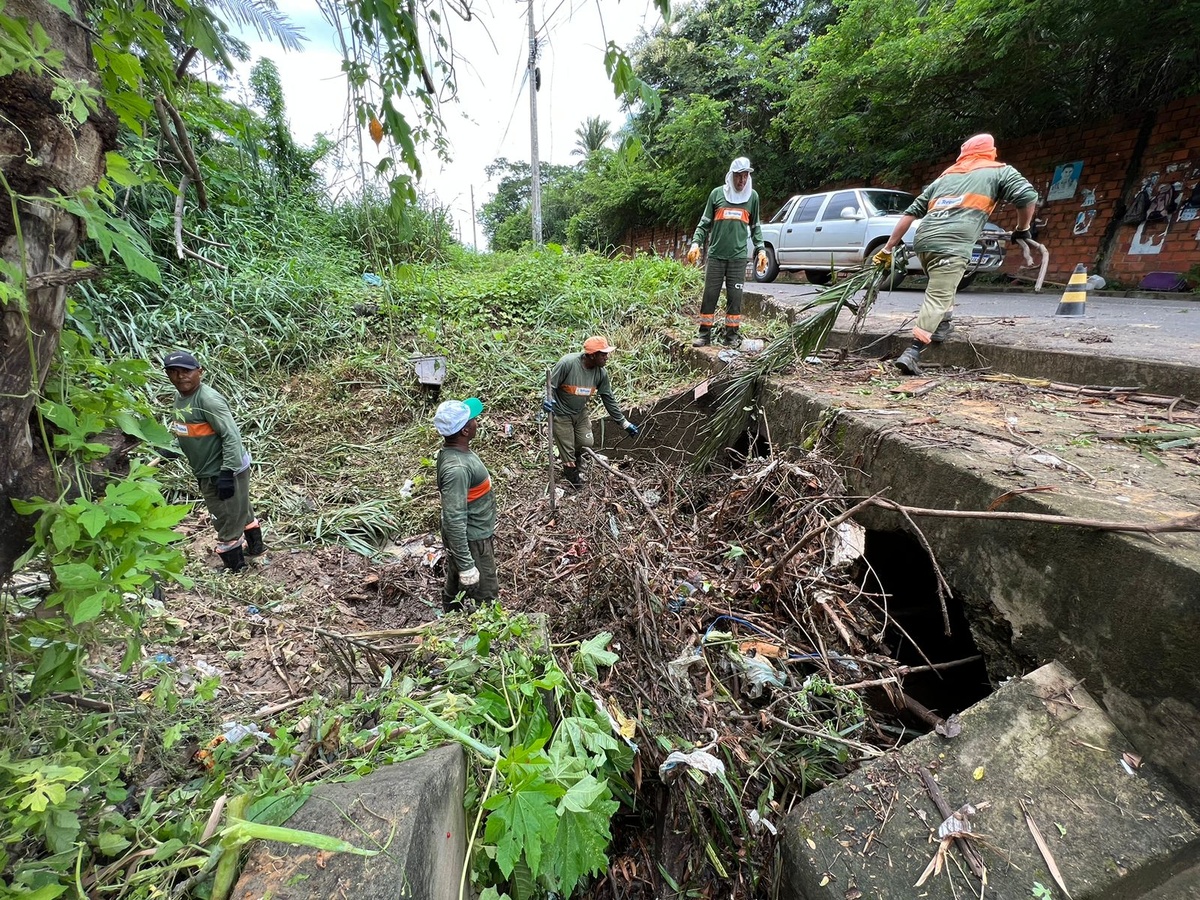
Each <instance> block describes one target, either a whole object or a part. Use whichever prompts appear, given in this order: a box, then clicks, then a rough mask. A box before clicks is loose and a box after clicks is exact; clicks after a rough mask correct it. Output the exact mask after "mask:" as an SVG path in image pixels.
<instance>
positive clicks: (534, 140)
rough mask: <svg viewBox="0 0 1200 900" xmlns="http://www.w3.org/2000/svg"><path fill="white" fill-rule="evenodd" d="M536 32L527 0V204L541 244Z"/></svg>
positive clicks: (531, 6)
mask: <svg viewBox="0 0 1200 900" xmlns="http://www.w3.org/2000/svg"><path fill="white" fill-rule="evenodd" d="M538 80H539V79H538V71H537V32H535V31H534V28H533V0H529V147H530V153H529V158H530V164H529V196H530V201H529V206H530V212H531V213H532V214H533V245H534V246H535V247H540V246H542V172H541V167H540V166H539V164H538V132H537V93H538Z"/></svg>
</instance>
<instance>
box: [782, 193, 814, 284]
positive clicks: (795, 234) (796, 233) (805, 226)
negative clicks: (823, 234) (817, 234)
mask: <svg viewBox="0 0 1200 900" xmlns="http://www.w3.org/2000/svg"><path fill="white" fill-rule="evenodd" d="M826 196H827V195H826V194H815V195H813V196H812V197H803V198H801V199H800V202H799V203H797V204H796V208H795V209H794V210H793V211H792V218H791V221H789V222H788V223H787V224H786V225H784V226H783V228H782V229H781V231H780V235H779V246H778V247H777V248H776V250H775V258H776V259H777V260H778V261H779V264H780V265H781V266H797V265H801V264H802V262H803V260H802V258H801V254H802V253H803V252H804V250H805V249H806V248H808V247H811V246H812V239H813V224H814V223H815V222H816V221H817V214H818V213H819V212H820V211H821V204H822V203H824V202H825V197H826Z"/></svg>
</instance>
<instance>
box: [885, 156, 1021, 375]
mask: <svg viewBox="0 0 1200 900" xmlns="http://www.w3.org/2000/svg"><path fill="white" fill-rule="evenodd" d="M1002 201H1007V202H1008V203H1011V204H1013V206H1015V207H1017V223H1016V228H1015V230H1014V231H1013V235H1012V239H1013V240H1014V241H1016V240H1019V239H1021V238H1028V237H1029V226H1030V224H1031V223H1032V222H1033V213H1034V208H1035V203H1036V201H1037V191H1036V190H1034V188H1033V185H1032V184H1030V183H1029V181H1028V180H1027V179H1026V178H1025V176H1024V175H1022V174H1021V173H1020V172H1018V171H1017V170H1016V169H1014V168H1013V167H1012V166H1009V165H1005V164H1004V163H1002V162H998V161H997V160H996V142H995V141H994V140H993V139H992V136H991V135H990V134H977V135H975V136H974V137H972V138H968V139H967V140H966V142H965V143H964V144H963V145H962V148H961V149H960V151H959V154H958V159H957V160H955V161H954V165H952V166H950V167H949V168H948V169H946V171H944V172H942V174H941V175H939V176H938V177H937V178H936V179H934V181H933V183H932V184H930V185H929V186H928V187H927V188H925V190H923V191H922V192H921V195H920V196H919V197H917V199H916V200H914V201H913V203H912V205H911V206H909V207H908V209H906V210H905V211H904V215H903V216H901V217H900V221H899V222H897V223H896V227H895V228H894V229H893V230H892V236H891V237H889V238H888V241H887V243H886V244H885V245H884V246H883V250H882V251H880V254H877V255H876V257H875V259H876V261H877V262H886V261H888V260H889V259H890V253H891V251H892V248H893V247H895V246H896V245H897V244H899V243H900V241H901V238H903V236H904V232H906V231H907V230H908V229H909V226H911V225H912V223H913V222H915V221H916V220H917V219H920V220H921V224H920V226H919V227H918V228H917V236H916V239H915V240H914V241H913V250H914V251H915V252H916V253H917V255H918V256H920V258H921V266H922V267H923V268H924V269H925V274H926V275H927V276H928V279H929V283H928V285H927V286H926V288H925V301H924V302H923V303H922V304H921V311H920V312H919V313H918V314H917V324H916V327H914V328H913V343H912V346H911V347H909V348H908V349H907V350H905V351H904V352H903V353H902V354H901V355H900V358H899V359H897V360H896V365H897V367H899V368H900V370H901V371H903V372H906V373H907V374H909V375H919V374H920V373H921V368H920V364H919V361H920V356H921V351H922V350H924V349H925V348H926V347H927V346H929V344H930V343H931V342H933V343H940V342H941V341H944V340H945V339H946V337H947V336H948V335H949V334H950V329H951V324H950V320H951V316H952V314H953V311H954V297H955V294H956V293H957V291H958V283H959V282H960V281H962V277H963V274H964V273H965V272H966V271H967V265H968V264H969V263H970V262H971V251H972V250H973V248H974V247H975V242H976V241H978V240H979V236H980V235H981V234H982V233H983V227H984V226H985V225H986V224H987V222H988V217H989V216H990V215H991V213H992V211H993V210H994V209H995V208H996V206H997V204H999V203H1000V202H1002ZM883 254H889V256H884V255H883Z"/></svg>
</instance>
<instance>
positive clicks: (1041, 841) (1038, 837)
mask: <svg viewBox="0 0 1200 900" xmlns="http://www.w3.org/2000/svg"><path fill="white" fill-rule="evenodd" d="M1021 812H1023V813H1025V824H1026V825H1028V826H1029V833H1030V834H1032V835H1033V842H1034V843H1035V844H1037V848H1038V850H1039V851H1041V854H1042V859H1044V860H1045V861H1046V868H1047V869H1049V870H1050V874H1051V876H1053V878H1054V883H1055V884H1057V885H1058V887H1059V889H1060V890H1061V891H1062V892H1063V893H1064V894H1066V895H1067V900H1071V892H1070V891H1068V890H1067V885H1066V883H1065V882H1063V877H1062V873H1061V872H1060V871H1059V870H1058V863H1057V862H1055V861H1054V854H1053V853H1051V852H1050V848H1049V847H1048V846H1046V840H1045V838H1043V837H1042V831H1041V829H1040V828H1038V826H1037V822H1035V821H1033V816H1032V815H1030V813H1029V809H1028V807H1026V805H1025V801H1024V800H1022V801H1021Z"/></svg>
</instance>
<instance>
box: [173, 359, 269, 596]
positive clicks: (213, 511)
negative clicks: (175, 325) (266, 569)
mask: <svg viewBox="0 0 1200 900" xmlns="http://www.w3.org/2000/svg"><path fill="white" fill-rule="evenodd" d="M163 369H165V370H166V373H167V378H169V379H171V384H173V385H175V390H177V391H178V392H179V394H178V395H177V396H176V397H175V409H174V417H173V419H172V421H171V426H170V428H171V432H172V433H173V434H174V435H175V437H176V438H177V439H178V440H179V449H180V450H182V451H183V455H184V456H186V457H187V461H188V464H189V465H191V467H192V474H194V475H195V476H196V480H197V481H198V482H199V483H200V493H201V494H203V495H204V503H205V505H207V506H208V513H209V515H211V516H212V518H213V524H214V525H215V526H216V529H217V555H218V556H220V557H221V562H222V563H224V564H225V568H226V569H228V570H230V571H231V572H237V571H240V570H241V569H244V568H245V567H246V559H245V557H246V556H247V555H249V556H259V555H260V554H262V553H263V552H264V551H265V550H266V547H265V546H264V545H263V539H262V528H261V527H260V525H259V522H258V519H257V518H255V516H254V510H253V509H252V508H251V506H250V454H249V453H247V452H246V450H245V448H244V447H243V446H242V434H241V432H240V431H238V427H237V423H236V422H234V421H233V413H231V412H230V411H229V404H228V403H226V402H225V398H224V397H222V396H221V395H220V394H219V393H218V392H217V391H215V390H213V389H212V388H211V387H209V386H208V385H207V384H201V383H200V382H201V379H202V377H203V375H204V369H203V368H201V366H200V363H199V362H197V361H196V357H194V356H192V354H190V353H188V352H187V351H185V350H176V351H175V352H174V353H168V354H167V355H166V356H165V357H164V358H163Z"/></svg>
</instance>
